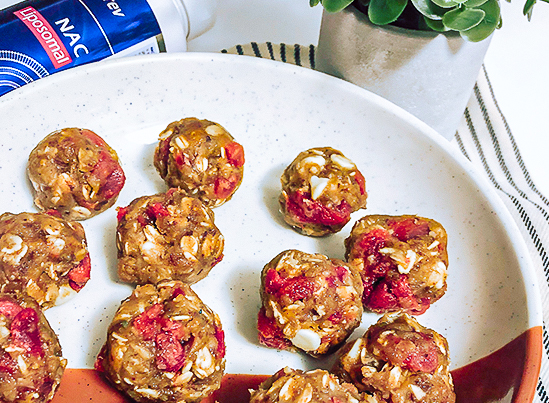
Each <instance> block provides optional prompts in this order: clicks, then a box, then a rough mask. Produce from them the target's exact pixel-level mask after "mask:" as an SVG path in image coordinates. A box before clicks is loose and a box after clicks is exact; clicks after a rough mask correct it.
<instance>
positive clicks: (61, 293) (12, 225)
mask: <svg viewBox="0 0 549 403" xmlns="http://www.w3.org/2000/svg"><path fill="white" fill-rule="evenodd" d="M90 268H91V265H90V254H89V253H88V247H87V243H86V236H85V233H84V228H83V227H82V225H81V224H80V223H78V222H76V221H66V220H64V219H62V218H58V217H54V216H51V215H49V214H45V213H19V214H11V213H4V214H2V215H1V216H0V292H2V293H14V294H19V295H28V296H30V297H32V298H34V299H35V300H36V301H37V302H38V304H40V306H41V307H42V308H43V309H46V308H50V307H52V306H54V305H60V304H62V303H63V302H65V301H67V300H68V299H69V298H70V297H72V296H74V295H76V293H77V292H78V291H80V290H81V289H82V288H83V287H84V285H86V283H87V282H88V280H89V279H90Z"/></svg>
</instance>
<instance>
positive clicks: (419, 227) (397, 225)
mask: <svg viewBox="0 0 549 403" xmlns="http://www.w3.org/2000/svg"><path fill="white" fill-rule="evenodd" d="M387 224H388V225H389V228H391V229H392V230H393V233H394V235H395V236H396V237H397V238H398V239H399V240H400V241H402V242H406V241H408V240H410V239H412V238H416V237H419V236H425V235H428V234H429V223H428V222H427V221H422V220H420V219H418V218H408V219H404V220H398V221H388V222H387Z"/></svg>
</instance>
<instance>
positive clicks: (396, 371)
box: [389, 367, 402, 388]
mask: <svg viewBox="0 0 549 403" xmlns="http://www.w3.org/2000/svg"><path fill="white" fill-rule="evenodd" d="M401 374H402V370H401V369H400V367H393V369H391V371H389V385H390V386H391V388H395V387H397V385H398V383H399V381H400V375H401Z"/></svg>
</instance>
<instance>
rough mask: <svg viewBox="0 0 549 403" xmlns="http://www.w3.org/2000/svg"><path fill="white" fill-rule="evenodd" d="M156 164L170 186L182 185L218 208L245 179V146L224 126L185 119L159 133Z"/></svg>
mask: <svg viewBox="0 0 549 403" xmlns="http://www.w3.org/2000/svg"><path fill="white" fill-rule="evenodd" d="M154 166H155V167H156V169H157V170H158V172H159V173H160V176H161V177H162V179H164V181H165V182H166V184H167V185H168V187H179V188H181V189H183V190H184V191H185V192H186V193H187V195H188V196H195V197H198V198H199V199H200V200H202V201H203V202H204V204H206V205H207V206H208V207H217V206H220V205H222V204H223V203H225V202H226V201H228V200H229V199H230V198H231V197H232V196H233V194H234V192H236V190H237V189H238V187H239V186H240V183H241V182H242V176H243V173H244V148H242V146H241V145H240V144H239V143H237V142H236V141H234V139H233V136H231V134H230V133H229V132H227V130H225V129H224V128H223V127H222V126H221V125H219V124H217V123H214V122H210V121H209V120H199V119H196V118H186V119H182V120H180V121H177V122H172V123H170V124H169V125H168V127H167V128H166V129H165V130H164V131H163V132H162V133H160V136H159V143H158V146H157V147H156V150H155V153H154Z"/></svg>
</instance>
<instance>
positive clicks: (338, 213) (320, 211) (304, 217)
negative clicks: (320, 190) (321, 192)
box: [286, 190, 351, 226]
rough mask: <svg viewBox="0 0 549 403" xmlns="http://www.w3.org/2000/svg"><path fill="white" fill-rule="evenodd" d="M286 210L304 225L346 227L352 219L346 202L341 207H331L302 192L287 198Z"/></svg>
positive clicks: (299, 191)
mask: <svg viewBox="0 0 549 403" xmlns="http://www.w3.org/2000/svg"><path fill="white" fill-rule="evenodd" d="M286 210H287V211H288V213H289V214H290V215H291V216H292V218H293V219H294V220H295V221H296V222H298V223H302V224H307V223H311V224H320V225H325V226H330V225H344V224H346V223H347V222H349V220H350V219H351V208H350V206H349V204H348V203H347V202H346V201H345V200H342V201H341V203H340V204H339V206H333V207H329V206H325V205H323V204H322V203H320V202H318V201H315V200H311V195H310V194H309V193H308V192H303V191H301V190H298V191H297V192H295V193H292V194H289V195H288V196H287V198H286Z"/></svg>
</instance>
